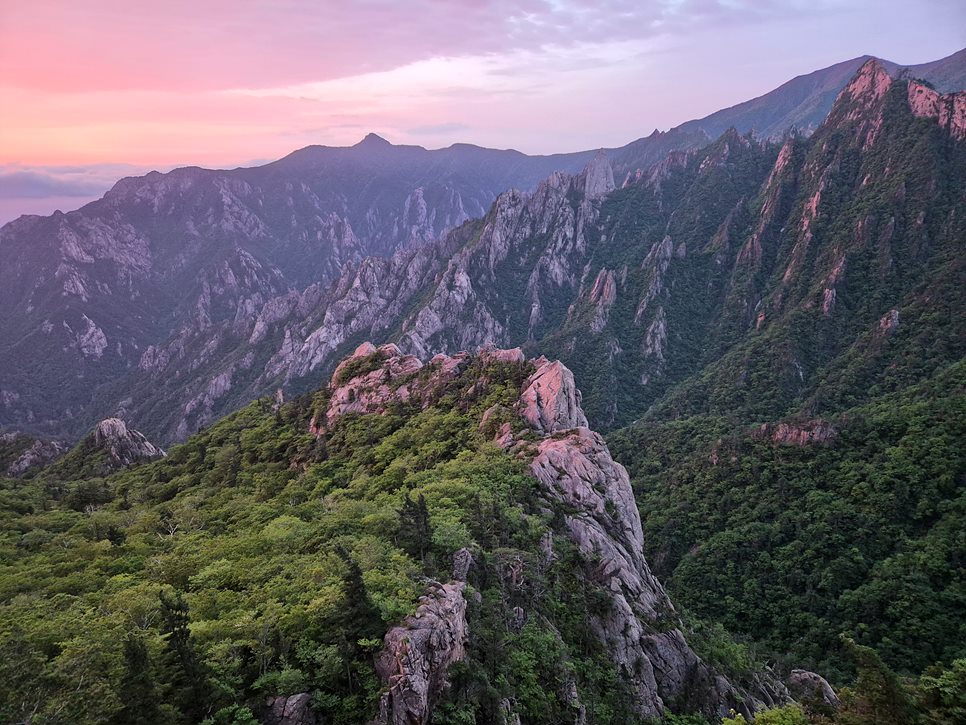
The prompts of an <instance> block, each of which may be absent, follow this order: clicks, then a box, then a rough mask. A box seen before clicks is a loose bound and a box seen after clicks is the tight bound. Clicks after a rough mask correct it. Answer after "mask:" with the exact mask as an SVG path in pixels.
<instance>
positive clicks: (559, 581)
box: [0, 344, 790, 725]
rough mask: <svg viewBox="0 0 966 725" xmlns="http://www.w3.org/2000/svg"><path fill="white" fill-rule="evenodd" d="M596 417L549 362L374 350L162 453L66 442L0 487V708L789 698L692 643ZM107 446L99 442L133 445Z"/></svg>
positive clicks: (418, 717)
mask: <svg viewBox="0 0 966 725" xmlns="http://www.w3.org/2000/svg"><path fill="white" fill-rule="evenodd" d="M586 423H587V421H586V418H585V416H584V414H583V411H582V410H581V408H580V393H579V392H578V391H577V389H576V387H575V385H574V379H573V375H572V374H571V373H570V371H569V370H567V368H566V367H564V366H563V365H562V364H560V363H559V362H555V361H548V360H546V359H545V358H539V359H536V360H526V359H525V358H524V356H523V353H522V352H521V351H520V350H519V349H516V350H495V349H487V350H484V351H482V352H481V353H480V354H479V355H476V356H471V355H469V354H466V353H461V354H457V355H454V356H445V355H437V356H435V357H433V358H432V360H430V361H428V362H427V363H425V364H424V363H423V362H421V361H420V360H419V359H417V358H416V357H414V356H411V355H403V354H402V353H401V352H400V351H399V349H398V348H397V347H396V346H394V345H385V346H381V347H379V348H376V347H374V346H372V345H370V344H365V345H362V346H360V347H359V349H357V350H356V351H355V353H354V354H353V355H352V356H351V357H349V358H348V359H346V360H345V361H344V362H343V363H341V364H340V365H339V366H338V367H337V368H336V370H335V373H334V375H333V376H332V381H331V383H330V384H329V385H328V386H326V387H325V388H322V389H320V390H318V391H315V392H313V393H312V394H309V395H305V396H302V397H300V398H298V399H296V400H294V401H291V402H288V403H284V404H283V403H279V402H278V401H272V400H271V399H263V400H260V401H257V402H255V403H253V404H251V405H249V406H247V407H246V408H244V409H243V410H241V411H239V412H237V413H235V414H234V415H232V416H229V417H227V418H226V419H224V420H222V421H220V422H219V423H217V424H216V425H214V426H212V427H211V428H209V429H208V430H206V431H204V432H203V433H200V434H198V435H196V436H193V437H192V438H190V439H189V440H188V441H187V442H186V443H184V444H182V445H179V446H176V447H175V448H173V449H172V450H171V452H170V454H169V455H167V456H164V457H162V458H161V459H160V460H156V461H155V462H153V463H143V462H142V463H141V465H135V466H133V467H131V468H127V469H126V470H121V471H120V472H115V473H113V474H112V475H110V476H108V477H107V478H101V477H99V476H98V474H99V473H103V471H102V470H100V469H97V470H94V469H92V462H93V463H94V464H96V465H99V464H100V461H101V460H102V459H101V458H100V457H99V455H100V454H99V453H98V452H97V451H94V450H93V449H92V448H91V446H90V445H88V443H86V442H85V443H82V444H80V445H79V446H78V447H77V448H76V449H75V450H74V451H72V452H71V453H70V454H68V456H67V457H65V458H64V459H62V461H61V462H59V463H55V464H53V465H52V466H51V467H50V468H48V469H45V470H43V471H41V472H40V473H38V474H37V475H36V476H35V477H33V478H31V479H29V480H28V481H19V482H15V481H9V482H6V483H5V484H4V486H3V488H2V490H0V494H2V498H0V505H2V507H3V509H4V515H3V517H2V519H3V524H2V527H3V532H4V537H3V541H4V549H3V550H4V556H3V561H4V568H3V577H0V582H2V591H0V603H2V607H0V614H2V620H0V622H2V624H0V632H2V637H3V640H2V645H3V650H4V652H7V653H10V654H12V655H15V656H13V657H4V658H3V664H0V669H2V672H3V677H2V678H0V695H2V696H0V717H2V718H3V719H4V721H9V722H20V721H23V720H24V719H27V720H31V721H34V720H35V721H37V722H71V723H80V722H118V723H121V722H124V723H132V722H139V723H140V722H144V723H148V722H150V723H155V722H168V723H178V722H199V721H201V720H205V722H216V723H241V722H245V723H249V722H254V720H253V718H254V716H255V715H256V714H257V715H258V716H259V717H260V718H261V719H262V722H267V723H273V724H276V725H277V724H280V723H291V722H299V723H310V724H311V723H316V722H335V723H359V722H365V721H369V720H371V721H372V722H374V723H379V724H385V725H389V724H390V723H391V724H393V725H403V724H404V723H429V722H430V721H432V722H452V723H457V722H487V723H497V722H522V721H526V722H533V723H564V722H575V723H585V722H602V723H607V722H611V723H633V722H644V721H645V720H647V719H648V718H654V717H660V716H661V715H663V714H670V713H673V712H678V713H693V714H696V715H699V716H700V715H703V716H707V717H708V718H712V719H717V718H720V717H721V716H724V715H727V714H728V713H729V712H730V711H733V710H739V711H742V712H744V713H746V714H748V715H750V714H751V713H752V712H753V711H754V710H756V709H761V708H763V707H772V706H776V705H784V704H786V703H788V702H789V701H790V696H789V693H788V691H787V690H786V688H785V686H784V685H783V684H782V683H781V682H780V681H779V680H778V679H777V678H776V676H775V675H774V674H772V673H771V672H769V671H766V670H753V669H752V670H747V671H729V670H727V669H724V668H726V667H727V663H723V662H716V661H715V659H714V656H715V655H714V648H713V647H710V646H708V645H707V644H704V643H703V641H702V640H701V639H700V636H698V637H697V642H698V646H697V650H696V649H695V648H694V647H693V646H692V645H691V644H689V643H688V641H687V639H686V637H687V636H689V635H688V632H687V627H686V625H685V623H684V622H683V621H682V618H681V616H680V615H679V614H678V613H677V611H676V610H675V608H674V606H673V605H672V604H671V601H670V599H669V598H668V596H667V594H666V592H665V590H664V588H663V586H662V585H661V584H660V583H659V582H658V580H657V579H656V578H655V577H654V576H653V574H652V573H651V571H650V568H649V567H648V564H647V562H646V561H645V560H644V558H643V553H642V551H643V550H642V544H643V533H642V530H641V523H640V515H639V513H638V510H637V506H636V504H635V502H634V497H633V493H632V491H631V487H630V483H629V480H628V477H627V473H626V471H625V470H624V468H623V467H622V466H620V464H618V463H616V462H615V461H614V460H613V459H612V458H611V456H610V453H609V452H608V449H607V445H606V443H605V442H604V440H603V439H602V438H601V437H600V436H599V435H598V434H596V433H594V432H593V431H591V430H590V429H589V428H587V427H586ZM106 429H111V430H112V431H113V433H114V434H115V438H114V439H112V442H111V443H110V444H109V445H106V446H105V445H103V444H102V445H101V449H102V450H107V449H110V450H111V451H114V449H115V447H116V446H115V445H114V444H115V442H116V440H117V436H121V437H123V438H124V439H125V440H127V441H129V442H130V441H131V440H135V439H137V436H136V435H135V434H133V432H131V431H124V432H123V435H121V432H120V431H118V430H116V429H117V424H116V422H115V421H107V422H105V424H102V425H100V426H98V429H97V431H96V432H95V434H94V438H95V439H96V440H97V441H99V442H100V441H101V438H102V436H103V435H106V434H105V433H103V430H106ZM132 436H133V437H132ZM137 440H138V443H139V446H140V447H141V448H142V449H143V448H144V446H145V442H144V441H143V439H137ZM149 457H150V456H147V457H145V456H142V461H143V460H144V459H145V458H149ZM96 465H95V468H96ZM92 470H94V472H93V474H92ZM24 529H29V532H30V533H29V536H28V537H27V538H26V539H20V543H19V544H18V543H16V542H17V540H18V539H19V537H18V536H17V533H18V532H19V531H22V530H24ZM67 569H69V570H70V573H69V574H68V575H67V576H64V574H63V573H64V572H65V571H66V570H67ZM159 592H160V594H159ZM189 622H190V628H189V626H188V624H189ZM702 649H703V652H702ZM286 713H288V714H286ZM206 718H211V719H210V720H209V719H206ZM286 718H290V719H286ZM316 718H319V719H318V720H317V719H316Z"/></svg>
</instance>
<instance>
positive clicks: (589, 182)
mask: <svg viewBox="0 0 966 725" xmlns="http://www.w3.org/2000/svg"><path fill="white" fill-rule="evenodd" d="M579 179H580V182H581V184H582V185H583V190H584V196H585V197H586V198H588V199H599V198H600V197H602V196H605V195H606V194H609V193H610V192H612V191H613V190H614V189H615V188H616V187H615V184H614V169H613V167H612V166H611V164H610V159H608V158H607V154H606V153H605V152H604V150H603V149H601V150H600V151H598V152H597V155H596V156H594V158H593V159H592V160H591V161H590V162H589V163H588V164H587V166H585V167H584V170H583V171H582V172H581V173H580V177H579Z"/></svg>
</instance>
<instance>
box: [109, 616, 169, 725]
mask: <svg viewBox="0 0 966 725" xmlns="http://www.w3.org/2000/svg"><path fill="white" fill-rule="evenodd" d="M121 693H122V695H123V697H124V707H123V708H122V709H121V710H120V711H119V712H118V713H117V715H116V716H115V718H114V722H115V723H118V724H119V725H120V723H125V725H151V724H152V723H156V722H159V721H160V719H161V713H160V710H159V704H160V702H159V698H158V692H157V688H156V687H155V682H154V675H153V673H152V671H151V658H150V656H149V654H148V648H147V646H146V645H145V644H144V640H143V639H141V637H139V636H138V635H136V634H135V633H133V632H131V633H129V634H128V636H127V638H126V639H125V640H124V675H123V676H122V678H121Z"/></svg>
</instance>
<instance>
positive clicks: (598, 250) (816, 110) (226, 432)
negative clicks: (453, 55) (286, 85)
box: [0, 52, 966, 725]
mask: <svg viewBox="0 0 966 725" xmlns="http://www.w3.org/2000/svg"><path fill="white" fill-rule="evenodd" d="M964 61H966V53H963V52H960V53H958V54H956V55H954V56H951V57H950V58H947V59H944V60H942V61H937V62H936V63H931V64H925V65H924V66H916V67H913V68H899V67H897V66H895V65H894V64H890V63H887V62H884V61H880V60H877V59H875V58H859V59H856V60H854V61H849V62H848V63H845V64H839V65H838V66H833V67H831V68H829V69H826V70H825V71H820V72H818V73H816V74H811V75H810V76H803V77H800V78H797V79H794V80H793V81H790V82H789V83H788V84H785V85H784V86H782V87H781V88H779V89H777V90H776V91H773V92H772V93H771V94H768V95H766V96H763V97H762V98H759V99H755V100H753V101H750V102H748V103H746V104H741V105H739V106H736V107H734V108H732V109H727V110H726V111H722V112H719V113H718V114H713V115H712V116H710V117H708V118H707V119H702V120H701V121H696V122H691V123H690V124H685V125H684V126H682V127H678V128H677V129H672V130H671V131H669V132H666V133H659V132H655V134H652V135H651V136H649V137H647V138H644V139H640V140H638V141H635V142H633V143H631V144H629V145H627V146H625V147H622V148H620V149H600V150H594V151H589V152H585V153H580V154H566V155H559V156H548V157H529V156H525V155H523V154H518V153H516V152H512V151H492V150H488V149H480V148H476V147H470V146H461V145H457V146H454V147H451V148H449V149H441V150H438V151H427V150H425V149H421V148H418V147H407V146H394V145H391V144H389V143H388V142H386V141H384V140H383V139H380V138H379V137H377V136H373V135H370V136H368V137H366V139H364V140H363V141H362V142H361V143H360V144H357V145H356V146H354V147H351V148H348V149H333V148H325V147H310V148H307V149H303V150H301V151H298V152H295V153H294V154H292V155H290V156H289V157H286V158H285V159H282V160H280V161H278V162H275V163H274V164H269V165H267V166H263V167H258V168H253V169H236V170H234V171H209V170H203V169H179V170H177V171H173V172H171V173H169V174H149V175H147V176H145V177H141V178H137V179H125V180H122V181H121V182H118V184H117V185H116V186H115V188H114V189H112V190H111V191H110V192H109V193H108V194H107V195H106V196H105V197H104V198H103V199H101V200H100V201H97V202H94V203H92V204H90V205H88V206H86V207H84V208H83V209H81V210H78V211H76V212H70V213H68V214H60V213H58V214H55V215H53V216H51V217H46V218H41V217H21V218H20V219H18V220H16V221H15V222H12V223H10V224H8V225H6V226H4V227H3V228H2V229H0V260H2V264H0V302H2V304H3V308H2V309H3V310H4V316H3V319H2V320H0V422H2V423H3V424H4V425H5V426H8V427H10V428H12V429H14V430H11V431H9V432H4V433H3V434H0V513H2V515H0V648H2V649H3V652H4V654H5V656H4V657H3V658H0V719H3V720H9V721H11V722H50V723H58V722H65V723H66V722H109V723H155V722H171V723H195V722H205V723H226V724H227V723H231V724H233V725H241V724H242V723H244V724H245V725H252V724H253V723H255V722H261V723H265V724H267V725H318V723H321V722H335V723H357V722H371V723H377V724H378V725H390V724H392V725H411V724H412V723H420V724H421V725H422V724H427V725H428V723H430V722H437V723H494V724H496V725H521V723H524V722H526V723H547V724H548V725H549V724H550V723H570V722H573V723H574V724H575V725H586V724H587V723H615V724H616V723H640V724H641V725H644V723H653V722H655V721H661V722H665V723H668V725H707V724H708V723H718V722H721V723H723V725H746V723H747V722H748V719H749V718H754V719H755V721H756V722H760V723H762V724H763V725H775V724H779V725H867V724H869V723H875V725H883V723H887V724H888V725H935V724H936V723H947V722H958V721H960V720H961V719H962V715H963V713H964V712H966V701H964V700H963V692H966V624H964V622H966V617H964V616H963V613H964V612H966V596H964V592H966V587H964V576H963V574H964V568H963V551H964V538H963V537H964V533H963V532H964V531H966V487H964V485H963V483H964V481H966V453H964V450H963V446H962V441H963V440H964V437H966V363H964V360H966V316H964V315H963V311H964V309H966V285H964V284H963V282H964V280H966V269H964V261H963V254H962V245H963V239H966V213H964V209H966V197H964V189H966V91H963V90H962V88H963V86H964V85H966V83H964V80H966V78H964V75H963V71H964V67H963V66H964ZM720 124H725V125H724V126H721V125H720ZM513 187H518V188H513ZM97 421H99V422H97ZM135 426H136V428H137V429H135ZM141 431H144V432H143V433H142V432H141ZM60 437H63V438H70V439H73V440H77V441H78V442H77V443H76V444H75V445H73V446H72V447H71V446H70V445H68V444H66V443H64V442H63V441H61V440H56V438H60ZM149 439H152V440H156V441H157V442H158V443H160V444H162V445H163V448H162V447H160V446H159V445H155V444H154V443H152V442H151V440H149ZM165 449H167V450H165ZM836 690H838V692H836Z"/></svg>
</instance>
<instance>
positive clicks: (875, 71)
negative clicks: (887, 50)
mask: <svg viewBox="0 0 966 725" xmlns="http://www.w3.org/2000/svg"><path fill="white" fill-rule="evenodd" d="M892 83H893V80H892V76H890V75H889V73H888V71H887V70H886V69H885V67H884V66H883V65H882V63H880V62H879V61H878V60H877V59H875V58H870V59H869V60H867V61H866V62H865V63H863V64H862V67H861V68H859V70H858V71H857V72H856V74H855V75H854V76H853V77H852V80H851V81H849V82H848V84H847V85H846V86H845V88H843V89H842V90H841V91H840V92H839V94H838V96H837V97H836V99H835V103H834V104H833V105H832V110H831V111H830V112H829V115H828V118H827V119H826V121H825V124H824V125H825V126H829V127H836V126H842V125H845V124H848V125H854V129H855V138H856V139H857V140H858V142H859V143H860V144H861V146H862V147H863V148H868V147H869V146H871V145H872V144H873V143H874V142H875V139H876V137H877V136H878V133H879V129H880V128H881V127H882V100H883V98H885V95H886V93H887V92H888V91H889V88H890V87H891V86H892Z"/></svg>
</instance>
